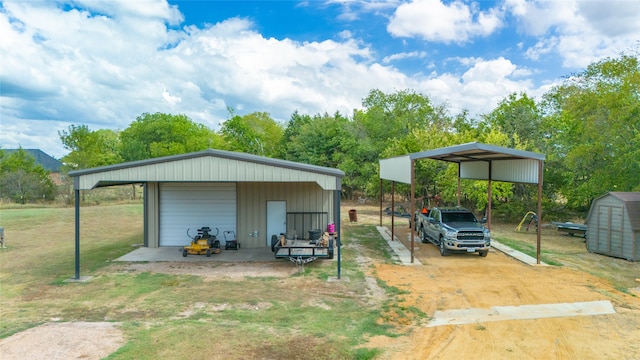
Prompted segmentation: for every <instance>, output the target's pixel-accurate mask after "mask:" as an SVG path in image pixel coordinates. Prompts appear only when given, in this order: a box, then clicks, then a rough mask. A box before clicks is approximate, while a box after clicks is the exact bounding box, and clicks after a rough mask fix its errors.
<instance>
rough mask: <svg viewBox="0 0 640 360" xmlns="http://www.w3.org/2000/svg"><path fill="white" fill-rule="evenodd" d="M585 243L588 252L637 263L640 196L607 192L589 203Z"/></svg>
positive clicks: (639, 240)
mask: <svg viewBox="0 0 640 360" xmlns="http://www.w3.org/2000/svg"><path fill="white" fill-rule="evenodd" d="M586 242H587V250H588V251H589V252H594V253H599V254H603V255H609V256H613V257H618V258H623V259H627V260H631V261H637V260H640V192H610V193H607V194H604V195H602V196H600V197H598V198H596V199H595V200H593V202H592V203H591V208H590V209H589V213H588V214H587V240H586Z"/></svg>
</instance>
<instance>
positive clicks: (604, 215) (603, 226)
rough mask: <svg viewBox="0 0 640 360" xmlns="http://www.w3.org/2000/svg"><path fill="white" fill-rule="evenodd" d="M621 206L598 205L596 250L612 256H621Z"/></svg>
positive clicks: (622, 212) (622, 213)
mask: <svg viewBox="0 0 640 360" xmlns="http://www.w3.org/2000/svg"><path fill="white" fill-rule="evenodd" d="M623 215H624V211H623V208H622V207H620V206H610V205H601V206H599V207H598V238H597V240H598V250H600V251H603V252H606V253H607V254H609V255H613V256H620V257H621V256H622V255H623V252H622V246H623V244H622V243H623V236H622V234H623Z"/></svg>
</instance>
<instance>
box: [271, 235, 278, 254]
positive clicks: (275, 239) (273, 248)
mask: <svg viewBox="0 0 640 360" xmlns="http://www.w3.org/2000/svg"><path fill="white" fill-rule="evenodd" d="M277 244H278V237H277V236H276V235H271V252H276V245H277Z"/></svg>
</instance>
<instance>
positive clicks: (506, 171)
mask: <svg viewBox="0 0 640 360" xmlns="http://www.w3.org/2000/svg"><path fill="white" fill-rule="evenodd" d="M419 159H433V160H440V161H447V162H453V163H457V164H458V205H460V179H475V180H488V181H489V186H488V194H487V195H488V205H487V218H488V221H489V228H491V181H493V180H495V181H505V182H514V183H526V184H537V185H538V209H537V214H538V219H542V181H543V180H542V172H543V166H544V160H545V156H544V155H543V154H538V153H534V152H530V151H523V150H516V149H511V148H505V147H501V146H495V145H487V144H481V143H477V142H472V143H467V144H462V145H455V146H449V147H444V148H439V149H434V150H428V151H422V152H417V153H412V154H407V155H403V156H397V157H393V158H387V159H381V160H380V179H381V180H380V181H382V179H385V180H391V181H394V182H402V183H406V184H411V214H412V216H413V213H414V211H415V209H414V207H415V204H414V203H415V184H414V180H415V174H414V162H415V160H419ZM381 196H382V194H381ZM380 201H382V198H381V200H380ZM413 235H414V234H413V232H411V261H412V262H413V244H414V238H413ZM537 263H538V264H539V263H540V227H539V226H538V230H537Z"/></svg>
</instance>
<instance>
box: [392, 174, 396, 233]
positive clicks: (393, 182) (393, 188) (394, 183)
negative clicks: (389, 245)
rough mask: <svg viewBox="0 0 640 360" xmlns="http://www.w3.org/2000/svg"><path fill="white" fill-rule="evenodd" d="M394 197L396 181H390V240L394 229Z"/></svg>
mask: <svg viewBox="0 0 640 360" xmlns="http://www.w3.org/2000/svg"><path fill="white" fill-rule="evenodd" d="M395 198H396V182H395V181H392V182H391V241H393V239H395V233H394V229H395V226H394V225H395V221H394V220H395V216H396V202H395Z"/></svg>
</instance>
